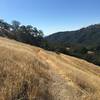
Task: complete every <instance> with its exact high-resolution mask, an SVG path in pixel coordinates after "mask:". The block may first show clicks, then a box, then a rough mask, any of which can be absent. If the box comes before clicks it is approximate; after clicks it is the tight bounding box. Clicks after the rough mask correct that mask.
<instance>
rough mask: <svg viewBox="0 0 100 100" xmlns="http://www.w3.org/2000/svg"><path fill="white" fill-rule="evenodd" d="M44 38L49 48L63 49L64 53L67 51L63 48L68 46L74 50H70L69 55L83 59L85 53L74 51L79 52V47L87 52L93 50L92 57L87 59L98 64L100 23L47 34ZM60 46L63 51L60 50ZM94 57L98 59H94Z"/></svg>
mask: <svg viewBox="0 0 100 100" xmlns="http://www.w3.org/2000/svg"><path fill="white" fill-rule="evenodd" d="M46 40H47V41H48V42H49V48H51V49H52V48H53V49H54V50H55V49H57V50H58V51H60V52H63V51H64V53H66V52H67V51H66V50H64V49H65V48H68V47H70V48H72V49H73V51H74V52H70V54H71V55H74V56H78V57H81V58H85V59H87V57H86V56H87V55H86V54H85V56H83V55H81V54H80V53H75V52H80V50H81V49H82V50H83V49H84V50H87V52H88V51H91V52H95V56H94V58H93V57H92V58H91V59H89V60H90V61H92V62H93V63H95V64H100V57H99V56H100V54H99V53H100V24H95V25H91V26H88V27H86V28H82V29H80V30H76V31H65V32H58V33H54V34H52V35H50V36H47V37H46ZM62 48H63V51H62V50H60V49H62ZM72 49H70V50H72ZM87 52H86V53H87ZM67 53H69V52H67ZM89 58H90V57H89ZM95 59H96V60H98V61H97V62H96V61H94V60H95Z"/></svg>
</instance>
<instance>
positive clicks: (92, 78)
mask: <svg viewBox="0 0 100 100" xmlns="http://www.w3.org/2000/svg"><path fill="white" fill-rule="evenodd" d="M0 100H100V67H99V66H96V65H94V64H91V63H88V62H87V61H85V60H82V59H78V58H75V57H71V56H68V55H64V54H57V53H54V52H49V51H46V50H44V49H41V48H38V47H35V46H30V45H26V44H23V43H20V42H17V41H13V40H9V39H6V38H1V37H0Z"/></svg>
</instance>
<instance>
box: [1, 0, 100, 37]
mask: <svg viewBox="0 0 100 100" xmlns="http://www.w3.org/2000/svg"><path fill="white" fill-rule="evenodd" d="M99 4H100V0H75V1H73V0H9V1H8V0H1V1H0V19H4V20H5V21H7V22H9V23H10V22H11V21H12V20H18V21H20V22H21V23H22V24H31V25H33V26H35V27H37V28H39V29H42V30H43V32H44V34H45V35H48V34H52V33H55V32H58V31H71V30H77V29H80V28H82V27H86V26H88V25H91V24H98V23H99V22H100V13H99V9H100V6H99Z"/></svg>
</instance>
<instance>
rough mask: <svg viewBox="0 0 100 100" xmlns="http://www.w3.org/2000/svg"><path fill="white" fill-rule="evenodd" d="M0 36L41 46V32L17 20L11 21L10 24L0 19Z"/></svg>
mask: <svg viewBox="0 0 100 100" xmlns="http://www.w3.org/2000/svg"><path fill="white" fill-rule="evenodd" d="M0 36H3V37H8V38H11V39H15V40H17V41H20V42H23V43H27V44H31V45H36V46H41V42H42V41H43V32H42V30H38V29H37V28H36V27H33V26H31V25H27V26H25V25H21V23H20V22H18V21H15V20H14V21H12V24H11V25H10V24H8V23H7V22H4V20H0Z"/></svg>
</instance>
